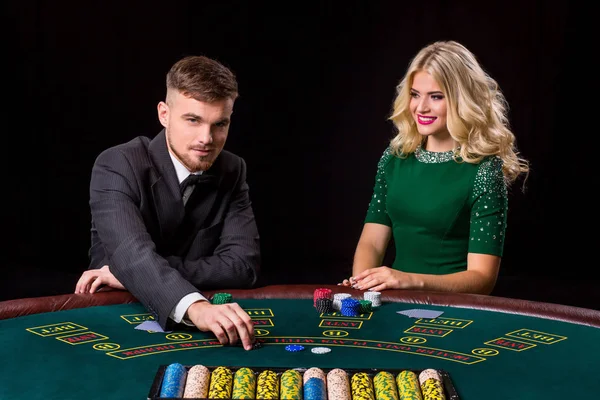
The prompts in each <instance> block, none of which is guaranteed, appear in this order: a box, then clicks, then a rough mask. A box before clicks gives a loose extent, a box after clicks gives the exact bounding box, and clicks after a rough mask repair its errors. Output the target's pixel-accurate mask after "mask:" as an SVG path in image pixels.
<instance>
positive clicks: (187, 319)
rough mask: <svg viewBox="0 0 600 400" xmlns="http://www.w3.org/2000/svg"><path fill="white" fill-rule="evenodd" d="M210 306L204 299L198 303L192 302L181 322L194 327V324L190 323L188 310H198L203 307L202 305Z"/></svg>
mask: <svg viewBox="0 0 600 400" xmlns="http://www.w3.org/2000/svg"><path fill="white" fill-rule="evenodd" d="M202 303H205V304H210V303H209V302H208V300H206V299H201V300H198V301H195V302H193V303H192V304H190V306H189V307H188V309H187V310H186V311H185V314H184V315H183V318H182V320H181V322H183V323H184V324H186V325H194V323H193V322H192V319H191V318H190V310H192V311H193V310H194V309H198V307H200V308H201V307H203V305H204V304H202Z"/></svg>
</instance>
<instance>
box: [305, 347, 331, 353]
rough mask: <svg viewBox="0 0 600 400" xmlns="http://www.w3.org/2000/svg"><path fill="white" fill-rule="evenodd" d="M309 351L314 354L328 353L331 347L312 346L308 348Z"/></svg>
mask: <svg viewBox="0 0 600 400" xmlns="http://www.w3.org/2000/svg"><path fill="white" fill-rule="evenodd" d="M310 351H311V352H313V353H315V354H325V353H329V352H330V351H331V349H330V348H329V347H313V348H312V349H310Z"/></svg>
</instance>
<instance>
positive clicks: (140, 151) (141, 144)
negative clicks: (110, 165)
mask: <svg viewBox="0 0 600 400" xmlns="http://www.w3.org/2000/svg"><path fill="white" fill-rule="evenodd" d="M150 142H151V139H150V138H148V137H146V136H137V137H135V138H133V139H131V140H129V141H127V142H124V143H119V144H116V145H113V146H111V147H108V148H106V149H104V150H103V151H102V152H101V153H100V154H99V155H98V160H101V159H115V158H126V159H130V158H140V156H141V155H144V158H147V154H148V146H149V145H150Z"/></svg>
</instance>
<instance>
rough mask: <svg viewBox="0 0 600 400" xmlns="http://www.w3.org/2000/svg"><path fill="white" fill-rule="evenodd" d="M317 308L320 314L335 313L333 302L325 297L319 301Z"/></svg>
mask: <svg viewBox="0 0 600 400" xmlns="http://www.w3.org/2000/svg"><path fill="white" fill-rule="evenodd" d="M315 308H316V309H317V311H318V312H320V313H329V312H332V311H333V300H331V299H329V298H326V297H323V298H319V299H317V303H316V306H315Z"/></svg>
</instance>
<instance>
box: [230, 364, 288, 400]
mask: <svg viewBox="0 0 600 400" xmlns="http://www.w3.org/2000/svg"><path fill="white" fill-rule="evenodd" d="M239 398H244V399H247V398H249V397H239ZM250 398H251V397H250ZM256 398H257V399H278V398H279V377H278V376H277V373H276V372H275V371H271V370H268V369H266V370H264V371H262V372H261V373H260V374H259V375H258V380H257V383H256Z"/></svg>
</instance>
